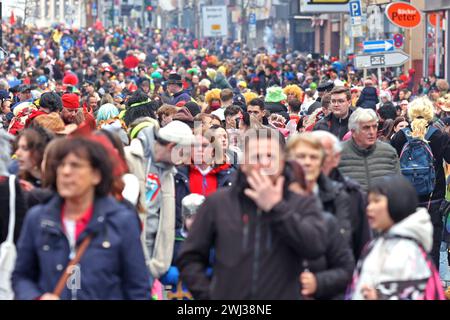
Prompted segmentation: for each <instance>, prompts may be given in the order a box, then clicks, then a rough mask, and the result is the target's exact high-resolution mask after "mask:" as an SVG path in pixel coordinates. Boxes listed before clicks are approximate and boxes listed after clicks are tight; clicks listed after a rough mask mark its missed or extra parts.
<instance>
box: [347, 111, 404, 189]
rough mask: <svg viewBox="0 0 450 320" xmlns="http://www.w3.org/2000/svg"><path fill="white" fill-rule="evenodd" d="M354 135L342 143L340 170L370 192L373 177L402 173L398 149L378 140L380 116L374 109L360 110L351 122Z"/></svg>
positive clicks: (351, 117)
mask: <svg viewBox="0 0 450 320" xmlns="http://www.w3.org/2000/svg"><path fill="white" fill-rule="evenodd" d="M348 127H349V130H350V131H351V132H352V138H351V139H350V140H348V141H346V142H344V143H343V144H342V153H341V162H340V163H339V170H340V171H341V172H342V174H343V175H344V176H348V177H350V178H352V179H354V180H356V181H358V182H359V183H360V184H361V187H362V188H363V190H364V191H365V192H367V190H368V188H369V185H370V182H371V180H372V179H374V178H377V177H383V176H387V175H394V174H400V164H399V160H398V157H397V152H396V151H395V149H394V148H393V147H392V146H391V145H389V144H387V143H384V142H381V141H377V130H378V117H377V114H376V113H375V111H373V110H372V109H363V108H358V109H356V110H355V111H354V112H353V113H352V115H351V116H350V119H349V123H348Z"/></svg>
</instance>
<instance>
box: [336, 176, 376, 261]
mask: <svg viewBox="0 0 450 320" xmlns="http://www.w3.org/2000/svg"><path fill="white" fill-rule="evenodd" d="M329 178H331V179H332V180H334V181H337V182H340V183H341V184H342V185H343V188H344V190H345V191H346V192H347V194H348V196H349V200H350V206H349V210H348V213H349V218H350V225H351V228H352V249H353V256H354V257H355V261H358V259H359V256H360V255H361V252H362V250H363V248H364V247H365V245H366V244H367V243H369V241H370V240H371V239H372V232H371V230H370V227H369V222H368V220H367V215H366V207H367V195H366V193H365V192H364V191H363V190H362V188H361V185H360V184H359V183H358V182H356V181H355V180H353V179H350V178H349V177H344V176H343V175H342V173H341V172H340V171H339V170H338V169H337V168H335V169H334V170H333V171H332V172H331V174H330V176H329Z"/></svg>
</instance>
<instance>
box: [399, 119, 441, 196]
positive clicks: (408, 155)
mask: <svg viewBox="0 0 450 320" xmlns="http://www.w3.org/2000/svg"><path fill="white" fill-rule="evenodd" d="M402 131H403V133H404V134H405V137H406V139H407V142H406V143H405V145H404V146H403V149H402V152H401V153H400V158H399V160H400V170H401V172H402V174H403V176H404V177H405V178H406V179H408V180H409V181H410V182H411V183H412V185H413V186H414V187H415V188H416V191H417V194H418V195H419V196H425V195H429V194H430V193H432V192H433V190H434V186H435V183H436V171H435V168H434V156H433V152H432V151H431V148H430V145H429V144H428V143H427V142H426V141H424V140H421V139H417V138H413V137H411V130H410V129H409V128H404V129H402ZM436 131H437V129H436V128H435V127H429V128H428V132H427V133H426V135H425V140H429V139H430V137H431V136H432V135H433V133H434V132H436Z"/></svg>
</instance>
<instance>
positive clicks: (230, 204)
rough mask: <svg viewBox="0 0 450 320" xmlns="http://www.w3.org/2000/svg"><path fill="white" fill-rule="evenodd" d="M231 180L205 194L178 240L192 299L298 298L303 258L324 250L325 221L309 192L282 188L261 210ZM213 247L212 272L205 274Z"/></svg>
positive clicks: (180, 263)
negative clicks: (229, 184)
mask: <svg viewBox="0 0 450 320" xmlns="http://www.w3.org/2000/svg"><path fill="white" fill-rule="evenodd" d="M247 187H248V185H247V182H246V178H245V176H244V174H243V173H242V172H239V174H238V178H237V181H236V183H235V185H233V186H232V187H231V188H226V189H225V188H224V189H222V190H219V191H217V192H216V193H214V194H213V195H211V196H209V197H207V198H206V200H205V202H204V204H203V205H202V207H201V208H200V210H199V212H198V213H197V215H196V219H195V222H194V223H193V225H192V229H191V230H190V232H189V236H188V238H187V239H186V241H185V242H184V243H183V245H182V248H181V252H180V256H179V258H178V261H177V265H178V267H179V269H180V272H181V278H182V279H183V281H184V282H185V283H186V285H187V287H188V288H189V291H190V292H191V293H192V295H193V296H194V298H195V299H237V300H241V299H299V298H300V283H299V281H298V277H299V274H300V271H301V264H300V263H301V261H302V260H303V259H315V258H318V257H320V256H321V255H322V254H323V253H324V252H325V240H324V239H325V225H324V223H323V219H322V218H321V216H320V212H321V209H320V205H319V204H318V202H317V200H316V199H315V198H314V197H306V196H299V195H297V194H293V193H291V192H290V191H288V190H287V186H286V187H285V190H284V197H283V200H282V201H281V202H280V203H278V204H277V205H276V206H275V207H273V208H272V210H271V211H270V212H262V210H260V209H258V208H257V207H256V205H255V203H254V202H253V201H252V200H250V199H249V198H247V197H246V196H245V195H244V192H243V190H244V189H245V188H247ZM211 247H213V248H214V249H215V254H216V255H215V262H214V265H213V270H214V271H213V276H212V279H211V280H210V279H209V278H208V277H206V276H205V273H204V270H206V268H207V264H208V258H209V252H210V249H211Z"/></svg>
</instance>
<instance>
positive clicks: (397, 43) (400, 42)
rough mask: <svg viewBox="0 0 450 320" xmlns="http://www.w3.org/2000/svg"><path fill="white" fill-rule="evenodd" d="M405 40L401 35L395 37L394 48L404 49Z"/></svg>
mask: <svg viewBox="0 0 450 320" xmlns="http://www.w3.org/2000/svg"><path fill="white" fill-rule="evenodd" d="M403 42H404V38H403V36H402V35H401V34H400V33H397V34H395V35H394V46H395V47H396V48H401V47H403Z"/></svg>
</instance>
